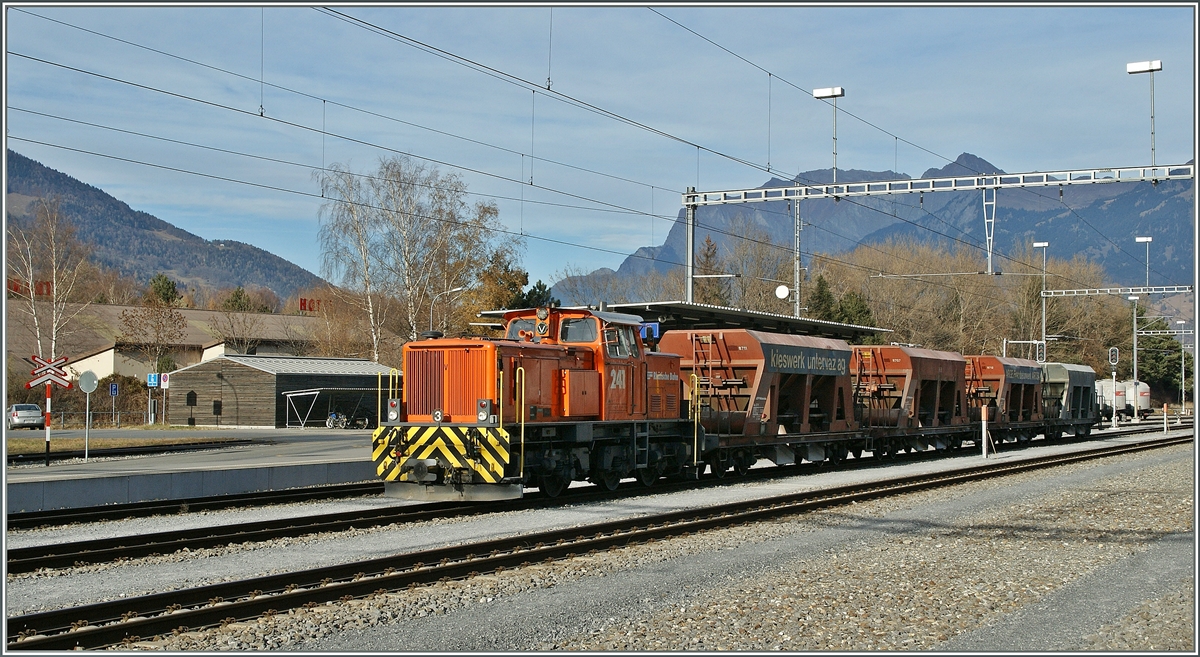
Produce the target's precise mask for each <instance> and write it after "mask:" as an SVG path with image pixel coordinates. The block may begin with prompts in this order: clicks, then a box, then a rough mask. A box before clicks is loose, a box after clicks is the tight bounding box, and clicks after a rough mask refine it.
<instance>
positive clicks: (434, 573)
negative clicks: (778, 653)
mask: <svg viewBox="0 0 1200 657" xmlns="http://www.w3.org/2000/svg"><path fill="white" fill-rule="evenodd" d="M1192 440H1193V436H1192V434H1191V433H1188V434H1186V435H1180V436H1173V437H1168V438H1158V439H1150V440H1143V441H1139V442H1136V443H1127V444H1122V445H1116V446H1106V447H1100V448H1095V449H1089V450H1084V451H1079V452H1073V453H1070V454H1057V455H1052V456H1044V457H1039V458H1032V459H1024V460H1021V461H1016V462H1006V463H986V464H983V465H978V466H971V467H965V468H957V469H954V470H949V471H944V472H939V473H933V474H924V475H913V476H905V477H896V478H891V479H886V480H882V481H875V482H870V483H867V484H861V485H852V486H842V487H837V488H833V489H826V490H819V491H809V492H804V493H794V494H789V495H783V496H778V497H774V498H768V499H759V500H753V501H746V502H737V503H732V504H723V505H718V506H714V507H707V508H702V509H689V510H684V511H675V512H670V513H664V514H659V515H655V516H649V517H639V518H634V519H625V520H618V521H611V522H604V523H599V524H596V525H591V526H587V527H575V528H570V529H564V530H555V531H547V532H541V533H537V534H527V535H524V536H518V537H512V538H503V539H494V540H487V541H481V542H478V543H473V544H467V545H459V546H452V547H447V548H439V549H436V550H426V551H421V552H414V553H407V554H398V555H394V556H390V557H385V558H381V559H372V560H368V561H361V562H357V563H351V564H343V565H337V566H330V567H325V568H317V569H311V570H305V571H300V572H294V573H285V574H280V575H273V576H268V577H259V578H254V579H248V580H242V581H238V582H228V583H222V584H214V585H209V586H203V587H199V588H194V589H186V590H180V591H171V592H168V593H160V594H154V595H148V596H141V597H137V598H127V599H123V600H119V601H113V602H105V603H97V604H91V605H86V606H82V607H75V608H70V609H61V610H56V611H49V612H41V613H35V614H28V615H23V616H16V617H13V618H9V619H8V621H7V622H8V625H7V629H8V636H9V637H10V642H9V643H8V644H7V649H9V650H68V649H74V648H99V647H104V646H110V645H117V644H121V643H123V642H133V641H137V640H139V639H140V638H141V637H152V636H157V635H161V634H166V633H170V632H172V631H175V630H178V629H181V628H182V629H184V630H195V629H200V628H203V627H208V626H214V625H218V624H221V623H224V622H232V621H236V620H245V619H249V618H255V617H257V616H261V615H267V614H274V613H279V612H282V611H286V610H288V609H294V608H297V607H302V606H305V605H308V604H309V603H312V604H319V603H323V602H327V601H329V600H337V599H343V600H346V599H353V598H356V597H363V596H368V595H372V594H375V593H378V592H383V591H391V590H397V589H402V588H405V587H408V586H413V585H420V584H426V583H430V582H436V581H440V580H445V579H460V578H464V577H470V576H472V575H476V574H481V573H487V572H496V571H499V570H504V569H507V568H513V567H520V566H523V565H528V564H531V563H536V562H539V561H553V560H556V559H563V558H570V557H573V556H577V555H580V554H583V553H587V552H590V551H597V550H604V549H610V548H615V547H621V546H624V545H629V544H635V543H643V542H648V541H651V540H662V539H668V538H672V537H675V536H682V535H687V534H690V533H693V532H698V531H705V530H711V529H717V528H723V527H729V526H732V525H737V524H742V523H748V522H758V521H763V520H769V519H774V518H778V517H782V516H787V515H794V514H799V513H804V512H807V511H812V510H816V509H820V508H825V507H830V506H838V505H844V504H849V503H852V502H859V501H864V500H869V499H874V498H880V497H886V496H891V495H899V494H903V493H909V492H915V491H919V490H925V489H930V488H937V487H945V486H953V485H957V484H962V483H967V482H970V481H975V480H979V479H984V478H990V477H998V476H1004V475H1008V474H1014V473H1018V472H1025V471H1029V470H1034V469H1040V468H1048V467H1054V466H1058V465H1065V464H1069V463H1076V462H1080V461H1085V460H1090V459H1096V458H1102V457H1108V456H1115V455H1119V454H1123V453H1129V452H1134V451H1140V450H1146V449H1155V448H1160V447H1166V446H1169V445H1176V444H1181V443H1186V442H1191V441H1192Z"/></svg>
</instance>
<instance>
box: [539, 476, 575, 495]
mask: <svg viewBox="0 0 1200 657" xmlns="http://www.w3.org/2000/svg"><path fill="white" fill-rule="evenodd" d="M570 485H571V482H569V481H567V480H566V479H564V478H562V477H560V476H558V475H553V474H548V475H542V476H541V477H540V478H539V479H538V488H539V489H540V490H541V491H542V494H543V495H545V496H546V497H549V498H550V499H554V498H556V497H558V496H559V495H562V494H563V491H565V490H567V487H568V486H570Z"/></svg>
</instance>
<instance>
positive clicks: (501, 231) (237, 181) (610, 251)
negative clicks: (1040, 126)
mask: <svg viewBox="0 0 1200 657" xmlns="http://www.w3.org/2000/svg"><path fill="white" fill-rule="evenodd" d="M8 138H9V139H10V140H13V141H21V142H26V143H31V144H37V145H40V146H46V147H49V148H57V149H61V150H66V151H72V152H75V153H81V154H85V155H92V156H95V157H101V158H105V159H110V160H115V161H119V162H126V163H129V164H135V165H139V166H146V167H151V168H155V169H161V170H165V171H172V172H175V173H180V174H185V175H193V176H198V177H202V178H208V179H212V180H220V181H223V182H228V183H233V184H239V185H247V186H250V187H256V188H259V189H267V190H271V191H276V192H281V193H287V194H294V195H298V196H304V197H308V198H313V199H317V198H322V197H321V196H320V195H318V194H316V193H314V192H309V191H303V190H297V189H289V188H287V187H282V186H279V185H269V184H266V183H259V182H254V181H249V180H242V179H239V178H233V177H230V176H220V175H217V174H211V173H205V172H202V171H192V170H189V169H184V168H182V167H174V166H169V165H164V164H156V163H153V162H146V161H143V160H136V159H133V158H126V157H121V156H117V155H111V154H107V153H100V152H97V151H89V150H86V149H81V148H74V147H70V146H63V145H61V144H54V143H51V142H46V141H41V140H36V139H27V138H24V137H21V136H19V135H9V137H8ZM324 200H326V201H333V202H337V203H345V204H350V205H355V206H358V207H362V208H366V209H375V210H385V209H386V208H381V207H377V206H372V205H370V204H366V203H359V202H356V201H348V200H345V199H331V198H328V197H324ZM415 216H416V217H417V218H420V219H426V220H430V221H436V222H440V223H450V224H456V225H463V224H464V222H461V221H456V220H453V219H447V218H445V217H438V216H430V215H415ZM486 230H489V231H491V232H494V233H499V234H502V235H509V236H513V237H525V238H529V239H533V240H537V241H540V242H546V243H549V244H557V245H561V246H570V247H575V248H579V249H585V250H589V251H595V252H599V253H608V254H612V255H619V256H623V257H628V258H634V259H639V260H648V261H651V262H658V263H662V264H666V265H669V266H675V267H683V266H685V265H684V263H682V262H676V261H672V260H664V259H660V258H654V257H650V256H644V255H641V254H639V253H637V252H633V253H626V252H622V251H617V250H615V249H606V248H604V247H598V246H592V245H590V244H580V243H577V242H571V241H568V240H561V239H557V238H552V237H545V236H542V235H536V234H531V233H525V234H520V233H517V232H516V231H513V230H509V229H505V228H496V227H488V228H486ZM806 255H809V256H810V257H812V256H819V257H821V258H822V259H826V260H829V261H831V262H836V263H839V264H842V265H844V266H847V267H850V268H853V269H859V270H862V271H868V272H877V271H879V269H878V268H873V267H865V266H862V265H859V264H857V263H852V262H848V261H844V260H841V259H838V258H834V257H832V256H828V255H826V254H817V253H806ZM930 284H931V285H935V286H938V287H944V288H946V289H948V290H953V291H955V292H956V293H959V294H967V295H968V296H975V297H979V298H981V299H988V298H991V297H990V296H988V295H985V294H980V293H976V292H971V291H969V290H960V289H958V288H955V287H953V286H950V285H945V284H940V283H938V282H936V281H931V282H930Z"/></svg>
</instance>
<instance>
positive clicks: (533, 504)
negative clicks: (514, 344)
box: [6, 430, 1139, 574]
mask: <svg viewBox="0 0 1200 657" xmlns="http://www.w3.org/2000/svg"><path fill="white" fill-rule="evenodd" d="M1137 431H1139V430H1130V431H1127V432H1125V435H1128V433H1131V432H1132V433H1136V432H1137ZM1112 435H1114V436H1115V435H1117V434H1112ZM934 455H935V453H934V452H933V451H932V450H930V451H928V452H926V453H924V454H921V453H918V454H914V455H913V456H926V457H927V458H932V457H933V456H934ZM850 463H853V461H851V462H850ZM865 464H876V465H877V464H879V461H878V460H876V459H868V460H866V461H865ZM817 467H820V466H817ZM793 474H794V471H789V470H786V469H784V470H781V469H776V468H760V469H755V470H752V471H751V472H750V473H748V475H747V476H745V477H741V478H739V479H738V480H739V481H753V480H761V479H769V478H775V477H780V476H792V475H793ZM720 483H721V481H720V480H719V479H717V478H709V479H707V480H706V481H705V482H704V484H701V485H705V484H707V485H720ZM694 486H696V483H695V482H688V481H680V482H663V483H660V484H656V487H655V491H656V492H671V491H673V490H680V489H684V488H689V487H694ZM329 488H333V489H334V490H332V491H328V490H326V489H329ZM642 490H643V489H642V488H640V487H639V485H638V484H627V485H624V486H623V487H622V488H621V489H620V490H618V491H617V492H615V493H609V492H605V491H586V492H584V491H579V490H576V491H573V494H571V495H569V496H567V497H566V498H563V499H560V500H558V501H550V500H546V499H542V498H540V497H529V498H524V499H521V500H514V501H510V502H504V503H498V504H497V503H493V504H490V505H486V506H485V505H479V504H473V503H455V502H439V503H433V504H411V505H403V506H394V507H388V508H385V509H370V510H359V511H348V512H343V513H333V514H323V515H316V516H304V517H297V518H284V519H279V520H267V521H258V522H251V523H238V524H231V525H221V526H215V527H203V528H197V529H191V530H176V531H169V532H161V533H151V534H139V535H135V536H119V537H114V538H105V539H95V540H89V541H75V542H70V543H59V544H52V545H39V546H34V547H27V548H17V549H10V550H8V551H7V554H6V560H7V566H8V572H9V573H13V574H19V573H26V572H35V571H37V570H40V569H43V568H68V567H72V566H83V565H87V564H98V563H105V562H110V561H118V560H123V559H137V558H141V557H147V556H157V555H161V554H171V553H173V552H176V551H179V550H184V549H187V550H199V549H204V548H213V547H220V546H224V545H229V544H236V543H244V542H254V541H268V540H272V539H278V538H289V537H299V536H306V535H311V534H317V533H321V532H336V531H344V530H346V529H350V528H358V529H366V528H370V527H381V526H385V525H389V524H396V523H407V522H420V521H422V520H429V519H432V518H443V519H444V518H455V517H463V516H468V515H479V514H482V513H494V512H500V511H516V510H523V509H530V508H541V507H547V506H553V505H555V504H563V503H569V504H579V503H587V502H590V501H602V500H612V499H619V498H620V497H626V496H631V495H636V494H639V493H641V492H642ZM381 491H382V485H381V484H378V483H374V484H351V485H347V486H340V487H323V488H320V489H316V490H315V491H311V490H309V489H303V490H298V491H294V492H292V493H291V494H290V495H283V496H282V498H281V499H279V501H294V500H296V499H311V498H309V497H308V495H309V494H310V493H314V492H318V493H322V495H321V497H334V496H350V495H359V494H362V495H369V494H375V493H379V492H381ZM279 493H282V494H287V493H289V491H279ZM230 497H233V496H230ZM236 497H237V498H239V499H240V500H246V499H249V500H252V501H255V502H262V501H263V500H261V499H260V498H258V497H256V496H254V495H243V496H236ZM220 501H221V502H223V503H230V500H226V499H221V500H220ZM194 502H195V503H197V506H199V507H200V508H210V507H206V506H204V505H203V504H202V501H194ZM183 504H188V503H187V502H184V503H183ZM153 508H157V509H160V511H159V512H161V510H162V509H165V510H167V511H170V512H177V511H178V510H179V508H180V503H179V502H174V503H171V504H168V505H162V506H159V507H150V508H147V509H139V511H143V510H144V511H147V512H149V511H150V509H153ZM197 510H198V509H197ZM97 512H99V513H104V514H105V517H126V515H122V511H121V510H120V509H112V510H109V509H108V507H100V508H99V509H98V510H97ZM81 517H88V516H81ZM18 521H19V522H20V524H17V523H14V521H13V519H12V518H11V517H10V519H9V525H10V526H30V525H31V524H32V522H33V521H29V520H25V519H18ZM34 526H36V525H34Z"/></svg>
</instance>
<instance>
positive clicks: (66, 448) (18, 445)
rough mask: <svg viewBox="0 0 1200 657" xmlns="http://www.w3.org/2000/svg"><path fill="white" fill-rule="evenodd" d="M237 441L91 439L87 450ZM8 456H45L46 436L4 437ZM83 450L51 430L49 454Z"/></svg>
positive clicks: (203, 438)
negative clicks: (56, 436)
mask: <svg viewBox="0 0 1200 657" xmlns="http://www.w3.org/2000/svg"><path fill="white" fill-rule="evenodd" d="M235 440H238V439H237V438H231V437H228V436H196V435H191V436H179V437H178V438H136V437H135V438H92V439H90V440H89V441H88V449H89V450H94V449H105V448H118V447H145V446H148V445H187V444H190V443H218V442H222V443H223V442H231V441H235ZM4 442H5V443H6V444H7V447H8V454H45V453H46V434H45V433H44V432H41V431H39V432H37V433H36V434H35V436H33V437H29V438H14V437H12V436H11V434H10V435H9V436H7V437H6V439H5V441H4ZM82 450H83V438H55V437H54V434H53V430H51V435H50V451H51V452H72V451H82Z"/></svg>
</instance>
